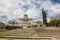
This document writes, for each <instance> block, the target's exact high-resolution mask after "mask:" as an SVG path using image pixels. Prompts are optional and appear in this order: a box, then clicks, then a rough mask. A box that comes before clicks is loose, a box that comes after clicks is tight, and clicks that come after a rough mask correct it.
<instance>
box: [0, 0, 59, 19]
mask: <svg viewBox="0 0 60 40" xmlns="http://www.w3.org/2000/svg"><path fill="white" fill-rule="evenodd" d="M35 3H37V4H40V8H39V9H37V8H36V6H39V5H36V4H35ZM24 5H25V6H26V5H28V6H29V8H28V9H27V10H25V9H24V8H23V7H22V6H24ZM41 8H44V10H47V11H48V16H56V14H59V13H60V4H52V2H51V1H50V0H45V1H43V0H0V15H6V16H7V19H8V20H11V19H14V18H19V17H22V16H23V15H24V14H28V16H29V17H31V18H34V19H37V20H38V19H39V18H41V17H42V14H41Z"/></svg>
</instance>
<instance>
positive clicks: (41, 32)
mask: <svg viewBox="0 0 60 40" xmlns="http://www.w3.org/2000/svg"><path fill="white" fill-rule="evenodd" d="M1 34H2V35H1V36H0V37H8V38H18V39H19V38H43V37H46V38H47V37H53V38H56V39H57V40H60V28H55V27H39V28H25V29H15V30H10V31H7V32H2V33H1Z"/></svg>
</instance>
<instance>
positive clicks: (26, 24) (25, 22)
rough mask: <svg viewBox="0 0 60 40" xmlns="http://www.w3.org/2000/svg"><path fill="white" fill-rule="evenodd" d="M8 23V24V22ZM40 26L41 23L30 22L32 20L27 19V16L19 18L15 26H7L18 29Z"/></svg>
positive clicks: (11, 24)
mask: <svg viewBox="0 0 60 40" xmlns="http://www.w3.org/2000/svg"><path fill="white" fill-rule="evenodd" d="M8 23H9V22H8ZM41 25H42V22H41V21H32V18H29V17H28V15H27V14H25V15H24V16H23V18H19V21H18V23H17V24H13V23H9V26H19V27H23V28H26V27H40V26H41Z"/></svg>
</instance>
